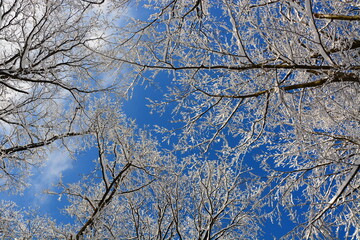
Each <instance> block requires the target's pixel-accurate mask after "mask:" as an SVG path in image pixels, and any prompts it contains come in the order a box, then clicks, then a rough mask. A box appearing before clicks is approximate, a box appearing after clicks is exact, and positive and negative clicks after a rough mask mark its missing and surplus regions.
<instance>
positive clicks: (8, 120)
mask: <svg viewBox="0 0 360 240" xmlns="http://www.w3.org/2000/svg"><path fill="white" fill-rule="evenodd" d="M9 2H11V1H9ZM13 2H15V3H16V4H14V5H13V6H14V7H13V8H10V5H7V4H8V3H6V4H3V5H2V9H3V10H6V9H11V11H10V12H12V11H15V12H16V11H18V12H24V11H25V10H24V9H22V7H21V6H22V5H21V4H20V2H21V1H13ZM34 3H37V2H36V1H35V2H34ZM39 4H40V5H41V3H40V2H39ZM107 4H109V5H107ZM117 4H120V2H117V1H109V2H107V1H101V2H98V3H95V2H90V1H75V2H72V1H71V2H66V1H61V3H57V4H56V3H55V2H54V3H50V1H49V4H48V5H46V6H45V5H42V7H43V8H44V9H46V10H44V11H40V12H41V13H42V14H40V17H38V16H37V15H36V14H35V15H33V16H30V19H33V22H34V23H33V24H34V26H28V25H27V24H28V23H26V24H25V21H24V23H23V22H22V21H14V22H16V24H18V25H16V26H17V28H18V27H19V26H20V27H21V29H23V31H22V32H16V31H14V30H12V28H15V25H14V24H13V23H12V22H11V21H10V20H8V22H9V23H8V24H7V25H6V23H7V22H6V21H5V25H3V26H5V27H4V28H3V30H4V29H5V30H4V31H3V30H1V31H3V32H4V36H5V35H6V34H10V33H11V34H10V35H8V36H7V35H6V37H4V39H5V40H3V41H7V42H16V44H17V45H18V46H20V50H18V51H16V50H11V51H10V53H7V52H5V51H4V52H3V59H4V60H3V61H4V63H3V66H4V67H3V70H2V72H1V74H2V75H1V76H3V77H2V83H3V84H2V85H3V91H4V93H5V94H3V96H4V97H3V102H4V104H3V106H4V107H3V109H4V110H3V112H4V117H3V119H2V123H3V124H2V126H3V128H4V135H3V136H4V137H3V139H4V141H3V142H4V143H3V144H2V145H3V149H4V150H2V152H3V155H2V156H3V157H2V162H3V163H4V164H3V167H2V170H3V172H4V174H3V175H2V178H3V179H4V181H5V184H4V186H7V187H9V186H12V185H13V184H15V182H16V181H17V180H18V177H19V176H18V175H17V174H19V173H21V174H22V173H26V172H25V171H23V170H24V169H25V167H24V166H26V165H29V164H30V165H31V164H34V163H33V162H32V161H30V160H29V159H40V158H41V156H43V155H41V154H42V152H41V151H42V147H43V146H44V145H49V144H50V143H52V142H55V141H56V140H59V139H65V138H66V139H67V138H68V137H71V136H73V135H84V134H86V135H88V143H89V146H92V147H94V148H95V149H97V150H98V152H97V160H96V161H95V166H96V167H95V169H94V171H93V172H92V174H90V175H88V176H87V177H85V178H84V179H83V180H80V182H78V183H74V184H70V185H69V183H61V184H60V185H59V186H58V189H57V190H59V191H56V192H57V193H58V194H60V195H61V196H63V195H64V196H68V200H69V207H68V208H67V213H68V214H70V215H73V216H75V218H76V224H75V226H74V227H72V228H70V227H69V226H64V227H58V226H56V227H54V228H52V231H53V232H52V234H58V233H60V235H56V236H58V237H59V236H62V237H67V238H70V237H75V238H81V237H83V236H85V237H86V236H87V237H90V238H91V237H93V238H106V237H108V238H118V237H120V236H121V238H126V239H130V238H132V237H137V238H140V239H145V238H149V239H153V238H161V239H170V238H175V239H187V238H198V239H234V238H239V237H240V238H241V237H242V238H247V237H248V238H250V239H251V237H254V236H253V235H251V234H254V233H256V232H257V233H259V234H261V233H260V232H261V231H259V229H261V221H262V220H264V219H268V218H270V219H280V220H279V221H280V222H281V215H285V216H286V215H287V216H289V217H290V220H291V221H293V222H294V223H295V224H296V227H295V228H294V229H292V230H291V231H289V233H288V234H286V235H284V236H283V237H284V238H293V237H294V238H301V239H303V238H308V239H313V238H323V239H330V238H335V237H339V238H343V237H344V236H345V238H349V239H351V238H353V239H356V238H358V237H359V233H358V231H359V222H360V219H359V212H358V210H357V209H358V208H359V201H358V188H359V181H360V180H359V175H358V172H359V168H360V167H359V164H360V162H359V161H360V160H359V144H360V140H359V129H360V128H359V127H360V126H359V112H360V109H359V106H360V105H359V103H360V98H359V66H360V65H359V48H360V38H359V31H360V30H359V17H358V16H359V14H358V13H359V6H357V5H356V4H357V3H356V1H317V0H313V1H312V0H304V1H281V0H278V1H227V0H222V1H220V0H219V1H206V0H172V1H171V0H169V1H165V0H164V1H147V2H145V1H141V2H139V6H141V8H140V9H142V10H144V8H142V7H144V6H146V7H148V8H149V9H148V10H146V11H144V12H145V13H149V14H151V15H149V17H147V16H146V17H144V16H143V15H139V16H135V17H133V18H130V19H126V20H122V21H121V22H119V21H115V22H111V21H110V20H109V19H107V18H106V17H105V16H104V15H102V14H104V13H107V12H106V11H110V10H111V11H113V12H112V13H113V14H115V15H111V14H106V15H107V16H115V17H114V19H116V17H117V15H116V9H117V8H116V7H118V5H117ZM66 6H68V7H69V6H70V7H69V8H66ZM106 6H107V7H106ZM62 8H64V9H65V10H61V9H62ZM90 8H93V10H91V11H89V13H88V12H87V11H88V9H90ZM57 10H59V12H58V14H57V15H56V14H55V15H51V14H52V13H53V12H56V11H57ZM60 10H61V11H60ZM72 11H74V12H72ZM114 11H115V12H114ZM30 12H31V11H30ZM64 12H65V13H69V14H70V13H72V14H71V15H66V14H63V13H64ZM4 13H6V11H3V15H4V16H5V18H4V19H11V18H12V17H13V16H15V15H11V14H8V15H6V14H4ZM75 13H78V14H79V15H77V14H75ZM85 13H88V14H85ZM37 14H39V13H37ZM59 14H61V16H62V18H59V20H61V19H62V20H64V22H61V23H56V21H55V22H54V21H50V19H51V16H54V17H55V16H59ZM144 15H145V14H144ZM6 16H7V17H6ZM66 16H68V18H66ZM70 16H71V17H70ZM26 17H28V15H24V16H23V15H19V16H18V18H19V19H22V20H26V19H27V18H26ZM15 19H16V18H15ZM54 19H55V18H54ZM59 20H57V21H59ZM65 20H66V21H65ZM105 20H107V21H108V22H104V21H105ZM30 22H31V21H30ZM113 23H115V25H111V24H113ZM47 24H49V25H47ZM63 24H65V25H63ZM13 25H14V26H13ZM94 26H95V28H94ZM97 26H98V27H97ZM104 26H107V27H108V28H107V29H106V32H102V31H103V28H102V27H104ZM7 29H10V30H7ZM28 29H31V30H30V31H29V30H28ZM71 29H73V31H72V30H71ZM60 33H61V34H60ZM99 33H100V36H99ZM93 34H95V35H93ZM96 34H98V35H96ZM52 35H54V40H52V39H53V38H52V37H50V36H52ZM93 36H96V37H93ZM105 36H107V37H105ZM110 36H111V37H110ZM93 38H95V40H96V41H94V40H93ZM9 39H10V40H9ZM14 39H15V40H14ZM74 39H75V40H74ZM55 40H56V41H55ZM53 41H55V43H58V44H55V45H54V42H53ZM57 41H59V42H57ZM89 42H90V43H89ZM100 43H101V44H100ZM69 44H70V46H68V45H69ZM11 46H12V45H11ZM100 46H101V47H100ZM63 47H64V48H63ZM10 49H11V48H10ZM14 49H16V48H15V47H14ZM49 49H50V50H49ZM59 49H61V50H59ZM104 64H105V65H104ZM124 69H125V71H123V70H124ZM107 71H109V72H110V74H109V72H107ZM99 72H101V73H102V74H106V75H105V78H106V79H111V78H112V77H114V76H115V75H114V74H113V75H111V73H114V72H115V73H121V72H125V73H126V74H127V75H126V79H125V80H126V81H129V82H132V83H135V84H136V83H139V82H143V81H145V82H146V81H151V82H153V83H156V84H158V85H159V86H160V90H161V91H164V93H165V95H164V98H162V99H156V100H154V99H153V101H152V105H153V107H154V108H155V109H157V110H159V111H161V112H165V113H167V111H172V113H173V117H172V120H173V121H175V122H177V124H176V126H175V127H172V126H169V125H166V126H164V125H162V123H158V125H159V126H158V128H157V129H158V130H159V129H160V132H161V133H162V134H164V135H163V136H164V138H165V139H167V140H168V141H169V142H170V143H171V144H172V148H173V149H171V150H172V151H170V152H167V150H165V149H162V150H161V149H160V150H159V148H161V147H162V146H161V145H153V144H152V142H153V141H154V140H148V136H146V134H145V135H144V133H141V131H140V132H138V131H134V130H133V128H135V127H134V125H131V124H130V125H127V124H126V123H125V122H127V121H128V120H127V119H126V118H125V117H123V116H122V114H121V113H118V109H116V107H114V106H112V104H114V101H115V100H114V99H112V98H111V96H112V95H111V94H110V91H108V93H109V94H105V95H108V96H107V97H104V98H103V99H100V95H102V94H97V95H96V94H91V93H92V92H93V91H98V90H103V88H104V87H107V86H112V85H111V84H108V83H105V84H101V83H98V81H99V77H101V74H99ZM74 73H79V74H78V75H75V76H74ZM93 74H95V75H93ZM97 74H98V75H97ZM67 76H69V77H67ZM102 77H104V76H102ZM126 81H125V82H124V85H127V84H126ZM111 82H112V81H111ZM115 82H116V81H115ZM14 91H15V92H17V93H18V94H20V96H23V95H24V97H13V96H11V92H14ZM104 93H106V92H104ZM29 94H32V95H29ZM59 94H65V97H64V98H66V101H59V100H58V97H59ZM134 94H135V95H134V96H136V93H134ZM94 95H96V96H97V97H98V99H95V100H92V101H88V100H87V98H89V96H94ZM29 96H32V97H29ZM109 97H110V98H109ZM90 98H91V97H90ZM69 99H70V100H69ZM104 99H105V100H104ZM8 102H11V104H12V105H7V104H5V103H8ZM89 104H91V107H89V106H90V105H89ZM12 106H15V107H12ZM54 106H57V107H56V108H55V107H54ZM58 109H61V111H59V110H58ZM69 110H71V111H69ZM64 112H66V113H67V114H64ZM8 125H10V126H11V127H10V128H9V127H7V126H8ZM6 131H8V132H6ZM5 133H6V134H5ZM25 133H26V134H25ZM24 135H25V136H27V137H25V138H24V137H23V136H24ZM157 136H159V135H158V134H157ZM150 139H152V138H151V137H150ZM57 142H58V141H57ZM35 149H36V150H37V151H34V150H35ZM179 151H181V154H180V153H179ZM254 152H262V153H257V155H256V156H253V155H252V154H253V153H254ZM34 156H35V157H34ZM210 159H215V161H212V160H210ZM242 159H243V160H242ZM246 165H250V166H252V167H253V168H256V169H255V171H254V172H252V171H250V170H248V169H247V167H246ZM8 166H11V167H12V169H13V170H12V171H13V172H9V171H8V168H9V167H8ZM259 166H260V168H261V169H258V168H259ZM9 173H10V174H9ZM255 173H257V175H259V176H255ZM3 176H4V177H3ZM11 179H14V181H10V180H11ZM53 193H55V192H53ZM185 206H189V207H185ZM114 212H115V213H118V214H114ZM115 215H116V216H115ZM120 215H121V217H119V216H120ZM32 221H35V223H36V221H39V220H36V219H32ZM44 221H45V220H44ZM46 221H48V224H50V221H51V220H46ZM5 222H6V221H5ZM125 222H126V223H127V224H128V225H126V226H125V225H122V224H124V223H125ZM53 225H54V224H52V226H53ZM154 226H156V227H154ZM15 228H17V229H21V227H19V226H16V227H15ZM15 228H14V229H15ZM16 231H18V232H17V234H18V235H16V236H21V234H20V233H19V230H14V232H16ZM61 234H63V235H61ZM54 236H55V235H54Z"/></svg>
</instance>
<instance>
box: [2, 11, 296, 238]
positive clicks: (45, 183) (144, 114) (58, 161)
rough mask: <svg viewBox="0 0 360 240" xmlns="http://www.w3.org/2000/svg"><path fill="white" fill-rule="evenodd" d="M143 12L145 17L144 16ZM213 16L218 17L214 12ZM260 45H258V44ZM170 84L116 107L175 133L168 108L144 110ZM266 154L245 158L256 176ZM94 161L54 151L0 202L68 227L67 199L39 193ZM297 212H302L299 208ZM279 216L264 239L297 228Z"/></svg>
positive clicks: (166, 80) (156, 84)
mask: <svg viewBox="0 0 360 240" xmlns="http://www.w3.org/2000/svg"><path fill="white" fill-rule="evenodd" d="M144 12H145V13H146V14H144ZM148 13H149V12H148V11H147V10H144V9H143V8H141V7H139V8H137V9H131V11H130V14H131V15H133V16H135V17H142V16H144V17H145V16H146V15H147V14H148ZM214 14H217V12H215V13H214ZM259 44H261V42H260V43H259ZM214 74H216V73H214ZM102 77H104V78H105V77H106V78H111V75H106V74H105V76H102ZM171 80H172V76H171V75H168V74H165V73H160V74H157V76H156V78H155V79H153V82H152V83H148V82H145V83H143V84H140V83H138V84H137V85H136V86H135V87H134V89H133V90H132V91H131V92H132V94H131V98H130V99H129V100H127V101H126V100H124V102H122V103H119V108H120V107H121V108H122V109H123V110H124V112H125V114H126V115H127V116H128V117H129V118H131V119H135V120H136V123H137V125H138V126H139V127H140V128H145V129H150V130H152V129H154V125H159V126H161V127H165V128H169V129H174V128H177V127H178V126H181V124H179V123H173V122H172V120H173V119H172V117H173V116H172V112H171V110H172V109H171V107H172V106H171V105H170V106H169V107H167V111H165V112H164V113H163V114H160V113H158V112H156V111H152V110H151V108H149V107H148V106H147V105H149V104H150V102H149V100H148V99H152V100H155V101H156V100H161V99H164V94H165V93H166V92H167V87H171ZM249 112H251V111H249ZM246 123H247V122H246V121H245V124H244V125H246ZM153 134H154V136H155V137H157V138H158V140H159V142H161V139H162V135H160V134H157V133H156V132H153ZM228 140H229V145H231V146H235V145H236V144H237V143H238V140H239V139H237V138H236V137H230V136H228ZM219 144H221V143H219ZM170 145H171V142H170ZM160 146H161V147H162V148H164V149H169V148H170V147H171V146H169V144H168V143H166V142H161V145H160ZM218 149H219V146H218V145H217V144H216V143H213V144H212V145H211V148H210V151H209V152H208V153H207V156H209V157H210V158H216V151H217V150H218ZM266 151H268V150H267V149H266V146H264V145H263V146H261V147H258V148H255V149H252V150H251V151H249V152H248V153H247V154H246V155H245V156H244V158H245V159H246V164H248V165H249V166H250V167H252V168H253V169H254V172H255V173H256V174H258V175H259V176H265V172H264V171H263V170H261V169H260V166H259V165H260V163H259V162H258V161H256V160H255V158H256V156H257V155H259V154H262V153H264V152H266ZM194 152H195V153H199V150H194ZM178 156H179V159H181V155H180V153H179V154H178ZM97 157H98V152H97V150H96V149H89V150H87V151H85V152H79V153H77V154H76V156H75V158H76V160H74V159H71V157H70V156H69V155H68V154H67V153H66V151H65V150H63V149H57V150H54V151H53V152H51V153H50V154H49V156H48V159H47V165H46V166H44V167H42V168H40V169H38V170H37V169H35V170H34V175H33V176H32V177H31V178H30V180H29V181H30V184H31V187H29V188H28V189H26V190H25V192H24V193H23V195H21V196H18V195H8V193H7V192H1V193H0V198H1V199H4V200H13V201H15V202H16V203H17V204H18V205H19V206H21V207H38V208H39V211H40V212H41V213H43V214H47V215H49V216H51V217H53V218H55V219H56V220H58V221H59V222H63V223H71V222H72V221H73V219H71V218H70V217H68V216H65V215H62V214H61V213H60V211H61V209H62V208H64V207H65V206H66V205H67V202H66V199H65V198H63V199H59V197H58V196H54V195H42V192H43V191H44V190H45V189H50V190H54V191H56V188H54V187H53V184H56V183H57V182H58V181H59V179H60V178H59V177H60V175H61V176H62V181H63V182H65V183H71V182H76V181H78V180H79V179H80V178H81V177H82V175H83V174H86V173H88V172H90V171H91V170H92V169H93V166H94V163H93V161H94V160H96V159H97ZM270 210H271V208H264V211H270ZM299 210H300V211H301V208H300V207H299ZM281 212H282V213H284V215H283V216H282V217H283V218H282V219H281V226H279V224H278V221H277V220H276V219H275V220H274V222H273V223H271V221H270V220H267V221H266V222H264V225H263V228H262V229H263V236H264V239H271V238H273V237H274V238H275V239H278V238H279V237H281V236H283V235H284V234H286V233H287V232H288V231H289V230H291V229H292V228H293V227H295V226H296V224H294V223H292V222H291V221H290V220H289V217H288V216H287V212H286V211H285V210H284V209H281Z"/></svg>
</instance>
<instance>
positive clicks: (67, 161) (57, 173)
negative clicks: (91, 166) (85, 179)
mask: <svg viewBox="0 0 360 240" xmlns="http://www.w3.org/2000/svg"><path fill="white" fill-rule="evenodd" d="M71 168H72V159H71V157H70V155H69V153H68V152H67V151H66V150H64V149H63V150H62V149H57V150H54V151H53V152H51V153H50V154H49V155H48V159H47V161H46V165H45V166H44V167H43V168H41V170H40V171H39V173H38V174H37V176H35V177H34V178H33V179H32V192H33V193H34V194H39V193H41V192H42V191H44V190H45V189H48V188H50V187H51V186H52V185H53V184H56V183H57V181H59V180H60V178H61V176H62V173H63V172H64V171H66V170H68V169H71Z"/></svg>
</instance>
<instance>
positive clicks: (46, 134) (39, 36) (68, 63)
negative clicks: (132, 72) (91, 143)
mask: <svg viewBox="0 0 360 240" xmlns="http://www.w3.org/2000/svg"><path fill="white" fill-rule="evenodd" d="M123 3H125V1H113V2H109V3H108V4H107V5H105V4H102V5H99V4H96V3H95V2H94V3H92V2H87V1H81V0H77V1H37V0H35V1H23V0H5V1H0V19H1V21H0V46H1V50H0V91H1V97H0V146H1V148H0V178H1V182H0V189H1V190H5V189H12V190H17V189H22V188H23V187H24V186H26V181H24V178H25V177H26V176H28V174H29V173H30V172H31V171H30V170H31V166H37V165H39V164H41V163H42V162H43V161H44V159H45V153H46V151H45V148H44V146H48V145H50V144H51V143H53V142H55V141H58V140H61V139H66V138H69V137H73V136H79V135H84V134H87V133H88V132H89V130H90V128H91V126H89V116H88V115H87V114H86V111H87V110H86V108H87V104H88V103H87V101H89V99H90V98H94V94H95V93H99V92H103V91H105V90H108V91H109V90H115V88H116V86H115V85H114V84H113V83H112V81H108V79H101V77H100V74H101V73H102V72H103V71H104V66H105V65H106V64H107V63H106V62H104V60H101V59H100V58H99V56H96V55H95V54H94V52H93V51H92V49H98V48H102V49H104V48H105V47H102V46H103V45H104V42H105V41H107V40H108V39H109V38H110V36H111V31H110V30H109V29H111V27H112V26H111V24H112V23H113V22H112V19H111V16H110V15H111V14H112V15H113V17H115V16H116V14H119V12H121V11H122V9H121V6H123V5H122V4H123ZM106 6H108V8H106ZM110 7H112V8H111V10H110ZM104 15H106V18H105V17H104ZM105 19H106V21H105ZM108 73H109V74H110V71H108ZM96 74H98V76H96ZM115 81H116V80H115V79H114V82H115ZM118 85H119V86H120V85H121V84H120V83H119V84H118ZM91 93H92V94H91ZM58 142H59V141H58Z"/></svg>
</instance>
